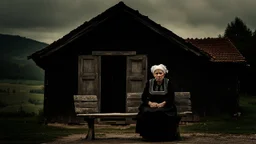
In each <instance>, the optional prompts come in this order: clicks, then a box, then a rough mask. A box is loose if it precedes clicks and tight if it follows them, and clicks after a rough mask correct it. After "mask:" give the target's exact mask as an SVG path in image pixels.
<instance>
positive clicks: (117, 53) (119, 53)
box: [92, 51, 136, 56]
mask: <svg viewBox="0 0 256 144" xmlns="http://www.w3.org/2000/svg"><path fill="white" fill-rule="evenodd" d="M92 55H101V56H103V55H110V56H114V55H123V56H127V55H136V51H92Z"/></svg>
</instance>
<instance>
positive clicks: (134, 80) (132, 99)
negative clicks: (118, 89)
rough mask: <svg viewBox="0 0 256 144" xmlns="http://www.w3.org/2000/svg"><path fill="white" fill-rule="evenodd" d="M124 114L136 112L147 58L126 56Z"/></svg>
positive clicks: (145, 74) (143, 83) (144, 56)
mask: <svg viewBox="0 0 256 144" xmlns="http://www.w3.org/2000/svg"><path fill="white" fill-rule="evenodd" d="M126 75H127V79H126V93H127V97H126V112H128V113H134V112H138V106H139V105H140V103H141V94H142V92H143V89H144V87H145V84H146V80H147V56H146V55H135V56H127V72H126Z"/></svg>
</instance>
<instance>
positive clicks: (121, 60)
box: [101, 56, 126, 113]
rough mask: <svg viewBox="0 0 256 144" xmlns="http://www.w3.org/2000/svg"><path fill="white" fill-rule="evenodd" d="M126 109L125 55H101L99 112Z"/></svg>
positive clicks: (115, 111) (114, 111)
mask: <svg viewBox="0 0 256 144" xmlns="http://www.w3.org/2000/svg"><path fill="white" fill-rule="evenodd" d="M125 111H126V57H125V56H102V57H101V112H102V113H119V112H120V113H122V112H125Z"/></svg>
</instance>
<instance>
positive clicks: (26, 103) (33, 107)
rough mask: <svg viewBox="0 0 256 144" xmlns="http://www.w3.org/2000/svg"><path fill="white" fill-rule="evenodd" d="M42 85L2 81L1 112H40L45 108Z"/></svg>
mask: <svg viewBox="0 0 256 144" xmlns="http://www.w3.org/2000/svg"><path fill="white" fill-rule="evenodd" d="M36 90H41V91H42V85H32V84H29V85H27V84H12V83H0V114H6V113H8V114H15V113H18V112H20V111H24V112H25V113H34V114H38V112H39V110H40V109H43V100H44V98H43V93H35V92H34V93H31V91H36Z"/></svg>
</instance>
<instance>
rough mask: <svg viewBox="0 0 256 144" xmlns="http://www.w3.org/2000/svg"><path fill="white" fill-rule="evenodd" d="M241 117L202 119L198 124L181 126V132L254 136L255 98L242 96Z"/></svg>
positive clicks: (255, 131)
mask: <svg viewBox="0 0 256 144" xmlns="http://www.w3.org/2000/svg"><path fill="white" fill-rule="evenodd" d="M240 105H241V108H242V115H241V116H240V117H239V118H238V119H234V118H232V117H231V116H229V115H228V116H227V115H223V116H220V117H204V118H201V121H200V123H196V124H193V125H187V126H181V132H183V133H188V132H200V133H219V134H256V97H252V96H244V95H243V96H242V97H241V99H240Z"/></svg>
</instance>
